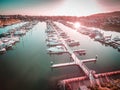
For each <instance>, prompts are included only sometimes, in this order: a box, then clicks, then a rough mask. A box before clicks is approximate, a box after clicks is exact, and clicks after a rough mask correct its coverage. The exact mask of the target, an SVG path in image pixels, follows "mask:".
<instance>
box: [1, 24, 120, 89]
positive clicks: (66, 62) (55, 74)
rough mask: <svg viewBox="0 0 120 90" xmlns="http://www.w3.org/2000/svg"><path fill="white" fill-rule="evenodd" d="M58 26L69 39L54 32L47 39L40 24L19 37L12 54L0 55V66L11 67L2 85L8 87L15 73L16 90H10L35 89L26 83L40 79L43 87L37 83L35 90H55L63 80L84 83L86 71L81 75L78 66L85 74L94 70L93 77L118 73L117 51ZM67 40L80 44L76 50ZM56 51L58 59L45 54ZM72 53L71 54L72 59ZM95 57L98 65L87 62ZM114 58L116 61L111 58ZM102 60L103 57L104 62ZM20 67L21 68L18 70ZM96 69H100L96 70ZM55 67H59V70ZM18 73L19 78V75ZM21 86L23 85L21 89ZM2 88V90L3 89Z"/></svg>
mask: <svg viewBox="0 0 120 90" xmlns="http://www.w3.org/2000/svg"><path fill="white" fill-rule="evenodd" d="M55 24H56V25H58V24H59V23H56V22H55ZM53 25H54V24H53ZM59 26H60V27H61V28H62V29H63V31H64V32H65V33H66V35H67V36H68V38H69V39H68V38H64V37H62V36H60V37H59V35H60V34H59V32H63V31H61V30H59V29H57V32H56V31H49V32H51V33H52V35H53V36H50V37H48V36H47V35H48V34H46V33H45V29H46V25H45V23H41V22H39V23H38V24H37V25H35V26H34V27H33V28H32V29H31V30H30V31H29V32H27V33H26V34H25V35H22V36H21V35H20V36H19V35H18V36H19V37H20V41H19V42H18V43H16V44H15V46H14V47H13V49H12V50H7V52H6V53H5V54H2V55H0V60H1V64H2V63H5V65H6V64H8V62H9V63H10V66H9V68H10V67H11V74H10V73H9V72H7V70H10V69H9V68H7V70H6V71H5V72H3V74H6V73H9V74H10V75H11V76H9V78H8V79H5V77H6V76H7V74H6V75H5V76H1V78H3V80H4V81H5V82H8V83H9V80H10V78H11V77H12V76H13V72H15V73H16V74H15V76H16V77H13V78H14V79H17V80H18V82H17V83H16V85H15V86H16V87H14V86H11V85H8V86H9V88H12V89H15V88H20V89H23V88H22V87H21V85H22V86H23V87H24V88H25V89H29V90H32V89H33V88H35V87H36V86H37V85H38V84H36V85H34V84H33V83H29V80H30V81H31V82H35V83H37V82H39V81H38V80H42V78H44V80H43V81H44V83H42V82H43V81H41V82H40V83H39V85H40V86H39V85H38V86H37V87H38V88H36V90H38V89H39V88H43V89H44V90H49V89H50V90H55V89H56V88H57V87H56V83H57V81H60V82H61V81H62V80H63V81H68V82H69V81H71V80H73V81H71V82H72V83H73V82H75V81H76V79H77V80H78V81H79V79H80V81H81V80H84V79H85V80H88V77H87V76H86V74H87V72H88V71H85V72H86V73H84V71H83V70H81V69H80V68H79V63H84V64H83V65H86V66H87V70H89V69H90V70H95V71H96V73H97V74H95V75H98V76H99V73H104V72H110V71H117V70H119V69H120V67H119V52H118V51H116V50H115V49H113V48H110V47H106V46H102V45H101V44H100V43H98V42H96V41H94V40H93V41H92V40H91V39H90V38H88V36H86V35H82V34H79V33H78V34H77V32H74V30H71V29H69V28H68V27H65V26H62V25H61V24H59ZM40 27H41V28H43V29H42V30H40V29H39V28H40ZM53 27H54V29H55V26H53ZM56 28H57V27H56ZM52 30H53V29H52ZM67 30H71V31H70V32H69V33H68V32H67ZM53 32H54V33H53ZM56 33H57V36H56V35H55V36H54V34H56ZM72 34H75V35H77V36H76V37H71V36H73V35H72ZM36 35H38V36H37V37H36ZM39 35H40V36H39ZM41 35H42V38H41ZM81 36H82V37H83V38H84V39H85V40H84V41H82V39H81ZM14 37H16V36H14ZM78 37H79V38H78ZM29 38H30V39H29ZM37 38H39V39H40V40H39V42H38V41H36V39H37ZM60 38H63V39H62V40H61V39H60ZM76 38H77V39H76ZM31 40H32V41H34V44H33V42H31ZM37 40H38V39H37ZM69 40H75V41H79V45H76V44H75V46H72V47H71V46H69V45H68V43H67V42H69ZM85 41H86V42H85ZM47 42H62V45H55V46H47ZM63 43H64V44H63ZM84 43H89V46H87V44H84ZM90 43H91V44H90ZM94 45H96V46H94ZM33 46H34V49H33ZM66 47H67V48H66ZM89 47H92V48H95V49H94V52H92V50H91V49H92V48H89ZM97 47H99V48H101V50H102V49H103V48H104V50H106V51H105V52H104V53H106V56H105V55H104V54H102V53H101V50H100V49H97ZM38 48H39V49H38ZM56 48H57V50H56ZM58 49H59V50H60V55H59V54H56V52H54V55H52V56H51V54H49V53H48V50H55V51H57V52H58ZM69 50H70V54H69V53H68V52H69ZM109 50H112V55H111V56H110V57H107V52H108V51H109ZM98 51H99V52H98ZM38 52H39V53H38ZM78 52H79V53H84V54H85V55H83V56H81V55H79V54H78ZM91 52H92V53H91ZM13 53H14V54H13ZM15 53H16V54H15ZM61 53H62V54H61ZM72 53H74V54H75V55H74V54H72ZM71 54H72V56H71ZM101 54H102V55H101ZM108 54H109V53H108ZM96 55H98V60H97V61H96V59H95V58H93V59H88V58H92V57H96ZM114 55H115V56H116V57H114V58H113V56H114ZM6 56H7V57H6ZM11 56H12V57H11ZM76 56H77V57H76ZM103 56H104V58H103ZM111 57H112V58H111ZM76 58H78V59H76ZM79 59H80V60H79ZM16 60H17V61H16ZM73 60H75V61H73ZM101 60H102V62H104V65H105V66H106V67H102V64H103V63H102V62H101ZM106 60H107V61H109V62H110V63H109V64H108V63H107V62H106ZM114 60H116V63H112V62H114ZM79 61H80V62H79ZM90 61H91V62H94V63H86V62H90ZM44 64H47V65H46V66H44ZM31 65H32V67H31ZM41 65H42V66H41ZM51 65H52V66H51ZM76 65H77V66H76ZM111 65H112V66H114V67H117V68H114V67H113V68H112V69H111ZM21 66H22V67H23V68H21ZM66 66H68V67H66ZM86 66H85V68H86ZM98 66H99V68H98ZM2 67H5V66H1V68H2ZM38 67H39V68H38ZM58 67H61V69H60V68H58ZM109 67H110V68H109ZM52 68H53V69H52ZM55 68H57V69H55ZM88 68H89V69H88ZM103 68H106V69H103ZM51 69H52V70H51ZM29 70H30V72H29ZM43 70H44V73H43V72H42V71H43ZM79 71H80V72H79ZM73 72H74V73H73ZM81 72H82V73H81ZM118 72H119V71H118ZM19 73H20V75H19ZM41 74H42V75H41ZM30 75H32V76H30ZM36 75H37V76H36ZM113 75H114V74H113ZM84 76H85V77H84ZM88 76H89V75H88ZM98 76H96V77H98ZM108 76H109V75H108ZM25 77H27V78H26V79H25ZM82 77H83V78H82ZM20 78H21V80H20ZM45 78H47V80H48V81H46V79H45ZM72 78H76V79H72ZM67 79H68V80H67ZM69 79H70V80H69ZM22 80H25V81H24V82H23V81H22ZM52 80H54V81H52ZM12 82H13V83H15V81H12ZM51 82H53V84H51ZM71 82H69V83H71ZM18 83H21V85H18ZM22 83H24V85H23V84H22ZM45 83H46V84H47V85H48V87H46V84H45ZM3 84H4V83H3ZM28 84H31V86H29V87H27V85H28ZM2 88H4V86H3V87H2Z"/></svg>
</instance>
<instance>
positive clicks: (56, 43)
mask: <svg viewBox="0 0 120 90" xmlns="http://www.w3.org/2000/svg"><path fill="white" fill-rule="evenodd" d="M58 45H62V42H47V46H58Z"/></svg>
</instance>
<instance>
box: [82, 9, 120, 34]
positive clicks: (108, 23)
mask: <svg viewBox="0 0 120 90" xmlns="http://www.w3.org/2000/svg"><path fill="white" fill-rule="evenodd" d="M80 21H81V23H82V24H83V25H86V26H90V27H98V28H101V29H105V30H111V31H117V32H120V11H115V12H110V13H100V14H94V15H90V16H86V17H83V18H82V19H81V20H80Z"/></svg>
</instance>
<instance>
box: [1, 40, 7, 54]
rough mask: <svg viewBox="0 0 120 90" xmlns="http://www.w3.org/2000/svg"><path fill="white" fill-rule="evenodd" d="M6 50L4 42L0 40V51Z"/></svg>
mask: <svg viewBox="0 0 120 90" xmlns="http://www.w3.org/2000/svg"><path fill="white" fill-rule="evenodd" d="M4 52H6V49H5V47H4V43H3V42H2V41H1V40H0V53H4Z"/></svg>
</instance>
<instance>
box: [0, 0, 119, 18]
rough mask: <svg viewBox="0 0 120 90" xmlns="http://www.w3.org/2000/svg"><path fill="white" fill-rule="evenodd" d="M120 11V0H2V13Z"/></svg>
mask: <svg viewBox="0 0 120 90" xmlns="http://www.w3.org/2000/svg"><path fill="white" fill-rule="evenodd" d="M112 11H120V0H0V15H4V14H5V15H9V14H10V15H12V14H22V15H47V16H52V15H59V16H63V15H65V16H87V15H91V14H96V13H104V12H112Z"/></svg>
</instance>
